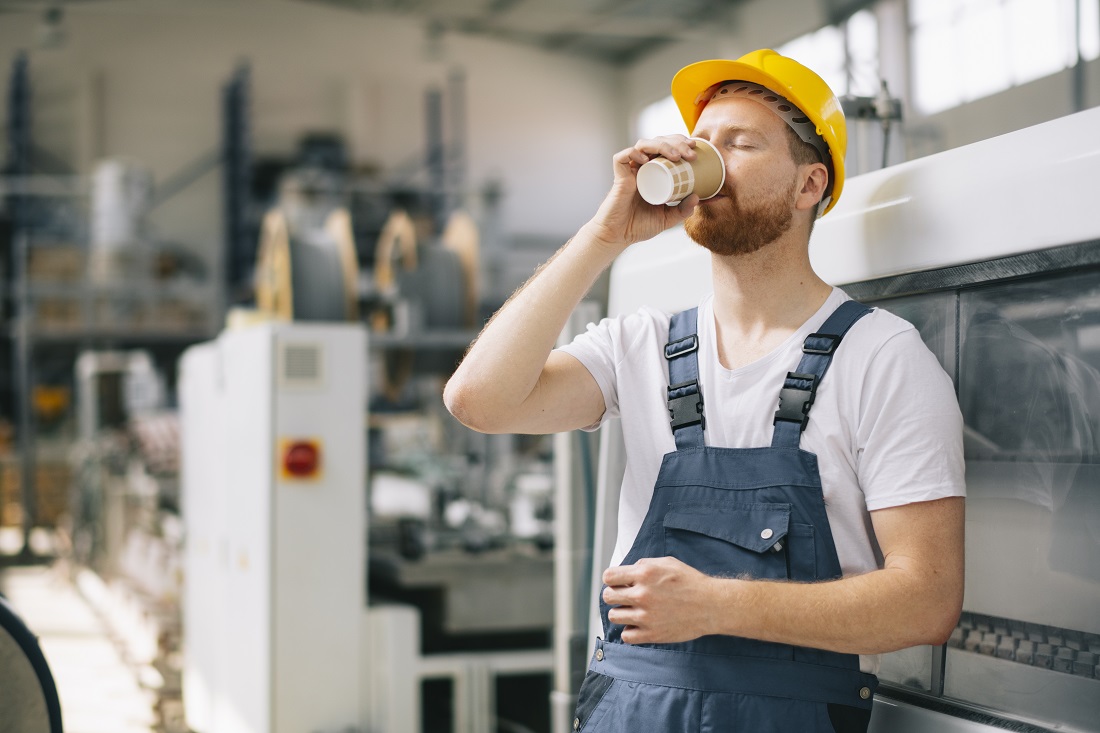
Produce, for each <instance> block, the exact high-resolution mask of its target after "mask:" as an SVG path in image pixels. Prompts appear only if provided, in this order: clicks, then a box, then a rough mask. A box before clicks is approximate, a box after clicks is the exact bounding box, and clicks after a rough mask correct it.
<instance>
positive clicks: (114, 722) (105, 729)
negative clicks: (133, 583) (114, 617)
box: [0, 529, 156, 733]
mask: <svg viewBox="0 0 1100 733" xmlns="http://www.w3.org/2000/svg"><path fill="white" fill-rule="evenodd" d="M0 532H4V533H6V532H8V530H7V529H5V530H0ZM12 539H13V538H12V537H10V536H0V545H7V544H10V543H11V541H12ZM16 539H17V540H21V537H18V538H16ZM42 542H43V544H48V539H46V540H43V541H42ZM16 548H18V545H16ZM71 575H72V574H71V573H70V572H69V571H68V570H67V569H66V568H64V567H63V566H61V565H57V564H54V565H35V566H23V567H2V568H0V591H2V592H3V593H4V595H5V596H6V597H7V598H8V601H9V603H11V605H12V606H13V607H14V608H15V609H16V611H17V612H18V613H19V615H20V617H21V618H22V619H23V622H24V623H26V624H27V626H28V627H29V628H30V629H31V631H32V632H34V634H35V635H36V636H38V640H39V645H40V646H41V647H42V652H43V654H44V655H45V657H46V661H47V662H48V664H49V665H50V671H51V673H52V674H53V677H54V682H55V684H56V685H57V691H58V696H59V697H60V699H61V717H62V723H63V726H64V730H65V733H151V732H152V731H155V730H156V728H155V727H154V725H155V722H156V715H155V714H154V710H153V705H154V702H155V695H154V693H153V692H151V691H150V690H148V689H145V688H143V686H142V685H141V683H140V681H139V680H138V676H137V672H136V670H135V669H134V668H132V667H131V666H129V665H127V664H126V663H125V661H124V660H123V658H122V655H121V653H120V651H119V646H118V645H117V644H116V643H115V642H114V641H113V640H112V638H111V635H110V634H109V632H108V630H107V627H106V625H105V624H104V622H103V620H102V618H101V617H100V616H99V615H98V614H97V613H96V611H95V610H94V609H93V607H92V605H91V604H90V603H89V602H88V601H87V600H86V598H85V594H84V593H82V592H81V591H80V590H79V589H78V587H77V584H76V583H74V581H73V580H71V577H70V576H71ZM77 577H78V578H80V576H79V575H78V576H77ZM78 582H81V581H78ZM83 582H84V583H87V582H93V583H94V580H91V581H90V580H89V579H87V578H85V579H84V581H83Z"/></svg>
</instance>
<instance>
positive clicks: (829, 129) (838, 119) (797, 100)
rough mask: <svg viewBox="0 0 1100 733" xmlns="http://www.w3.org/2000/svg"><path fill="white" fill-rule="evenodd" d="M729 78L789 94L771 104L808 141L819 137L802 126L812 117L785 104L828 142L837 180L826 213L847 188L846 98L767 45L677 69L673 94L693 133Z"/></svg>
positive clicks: (689, 130)
mask: <svg viewBox="0 0 1100 733" xmlns="http://www.w3.org/2000/svg"><path fill="white" fill-rule="evenodd" d="M725 81H745V82H751V83H753V84H759V85H760V86H763V87H766V88H767V89H769V90H771V91H772V92H775V93H776V94H777V95H780V96H782V97H785V99H783V100H778V101H775V100H772V101H773V104H769V105H768V106H769V107H772V109H773V111H775V112H776V114H778V115H779V116H780V117H782V118H783V119H784V121H785V122H787V124H788V125H790V126H791V127H792V128H794V130H795V132H797V133H799V134H800V136H802V137H803V139H804V140H806V141H807V142H810V143H811V144H813V143H814V141H813V140H810V139H807V136H806V135H803V134H802V131H801V130H799V127H798V123H799V122H800V121H801V122H806V120H805V119H804V118H801V117H792V116H791V115H784V114H782V113H781V111H780V110H781V109H782V107H784V106H785V105H784V102H789V103H790V104H792V105H794V106H795V107H797V108H798V110H800V111H801V112H802V114H803V115H804V116H805V118H809V120H808V121H809V122H812V123H813V126H814V133H816V135H817V136H819V137H820V139H821V140H824V141H825V145H827V146H828V152H829V161H827V162H831V163H832V176H831V178H832V180H831V182H830V191H829V192H828V195H829V197H830V200H829V201H828V204H827V205H826V207H825V210H824V211H823V212H822V214H823V215H824V214H825V213H827V212H828V211H829V210H830V209H832V208H833V206H835V205H836V202H837V200H838V199H839V198H840V190H841V189H842V188H843V187H844V153H845V150H846V149H847V147H848V128H847V126H846V124H845V122H844V111H843V110H842V109H841V107H840V100H838V99H837V98H836V95H835V94H833V90H832V89H830V88H829V85H828V84H826V83H825V81H824V80H823V79H822V78H821V77H820V76H818V75H817V74H815V73H814V72H813V71H811V70H809V69H807V68H806V67H805V66H803V65H802V64H800V63H798V62H797V61H795V60H794V59H790V58H787V57H786V56H781V55H780V54H778V53H776V52H775V51H772V50H771V49H767V48H764V49H760V50H759V51H753V52H752V53H747V54H745V55H744V56H742V57H741V58H739V59H737V60H736V61H730V60H728V59H713V60H710V61H699V62H697V63H694V64H690V65H688V66H685V67H684V68H682V69H680V70H679V71H678V72H676V76H675V77H673V79H672V98H673V99H674V100H675V101H676V106H677V107H679V108H680V115H681V116H682V117H683V118H684V122H685V123H686V124H687V128H688V132H689V133H690V132H693V131H694V130H695V123H697V122H698V121H699V115H700V114H701V113H702V111H703V107H706V106H707V103H708V102H709V101H710V100H711V95H710V94H708V92H711V91H712V88H713V87H715V86H716V85H718V84H721V83H722V82H725ZM758 101H760V100H759V99H758ZM806 127H807V128H808V127H809V124H807V125H806Z"/></svg>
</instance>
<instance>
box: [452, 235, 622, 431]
mask: <svg viewBox="0 0 1100 733" xmlns="http://www.w3.org/2000/svg"><path fill="white" fill-rule="evenodd" d="M620 251H621V248H616V247H615V246H614V245H608V244H606V243H603V242H600V241H598V240H597V239H596V238H595V237H594V236H593V235H592V234H591V233H590V229H589V227H583V228H582V229H581V230H580V231H579V232H578V233H577V235H576V236H574V237H573V238H572V239H571V240H570V241H569V242H567V243H566V244H565V246H563V247H562V248H561V249H560V250H558V252H557V253H556V254H555V255H554V256H553V257H552V258H551V259H550V260H549V261H548V262H547V263H545V264H544V265H543V266H542V267H540V268H539V270H538V271H536V273H535V274H534V275H533V276H532V277H531V279H530V280H528V281H527V283H526V284H524V285H523V287H521V288H520V289H519V290H517V291H516V292H515V293H514V294H513V295H512V297H511V298H509V300H508V302H507V303H505V304H504V306H503V307H502V308H501V309H500V311H498V312H497V314H496V315H495V316H493V318H492V320H490V322H489V323H488V325H486V327H485V328H484V330H483V331H482V332H481V334H480V335H479V336H478V338H477V340H476V341H475V342H474V344H473V345H472V346H471V347H470V350H469V352H468V353H467V354H466V357H465V358H464V359H463V361H462V364H461V365H459V368H458V369H457V370H456V371H455V374H454V376H453V377H452V378H451V380H450V381H449V382H448V384H447V389H446V392H445V394H444V399H445V400H446V402H447V405H448V407H449V408H450V409H451V411H452V412H453V413H454V414H455V415H456V416H457V417H458V418H459V419H460V420H461V421H462V422H464V423H466V424H467V425H471V426H472V427H476V428H478V429H482V430H486V431H497V430H508V429H509V427H508V426H507V425H505V424H503V423H502V422H501V421H502V420H507V419H508V418H509V417H510V416H513V415H516V414H517V412H518V408H520V406H521V405H522V404H523V402H524V401H525V400H526V399H527V398H528V396H530V394H531V392H532V390H534V389H535V386H536V384H537V383H538V379H539V377H540V375H541V374H542V370H543V367H544V366H545V364H546V359H547V356H548V355H549V354H550V351H551V350H552V349H553V348H554V345H555V343H556V341H557V338H558V335H559V334H560V333H561V330H562V328H564V327H565V323H566V321H567V320H568V318H569V315H570V314H571V313H572V312H573V309H574V308H575V307H576V306H577V304H578V303H579V302H580V300H581V298H583V297H584V296H585V294H586V293H587V292H588V290H589V289H590V288H591V287H592V285H593V283H595V281H596V278H597V277H599V275H600V273H602V272H603V271H604V270H605V269H606V268H607V267H608V266H609V265H610V264H611V262H612V261H613V260H614V259H615V257H616V256H617V255H618V254H619V252H620Z"/></svg>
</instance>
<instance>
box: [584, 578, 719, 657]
mask: <svg viewBox="0 0 1100 733" xmlns="http://www.w3.org/2000/svg"><path fill="white" fill-rule="evenodd" d="M718 580H719V579H717V578H712V577H710V576H708V575H704V574H703V573H701V572H699V571H698V570H696V569H695V568H693V567H691V566H690V565H686V564H684V563H683V562H681V561H679V560H677V559H676V558H674V557H658V558H643V559H641V560H639V561H638V562H637V563H635V564H633V565H619V566H617V567H613V568H608V569H607V570H605V571H604V574H603V582H604V583H605V584H606V585H607V586H608V587H607V588H604V591H603V599H604V601H605V602H606V603H607V604H608V605H611V606H615V608H612V609H611V611H610V613H609V614H608V618H609V619H610V620H611V622H612V623H616V624H621V625H623V626H625V627H626V628H625V629H624V630H623V635H622V640H623V641H624V642H626V643H627V644H671V643H674V642H678V641H690V640H691V639H697V638H699V637H700V636H705V635H706V634H710V633H714V632H713V631H711V628H712V620H713V618H714V617H715V616H716V615H717V614H719V613H721V611H722V609H721V608H720V607H719V606H720V604H717V603H716V602H715V596H714V590H715V589H714V584H715V583H716V582H717V581H718Z"/></svg>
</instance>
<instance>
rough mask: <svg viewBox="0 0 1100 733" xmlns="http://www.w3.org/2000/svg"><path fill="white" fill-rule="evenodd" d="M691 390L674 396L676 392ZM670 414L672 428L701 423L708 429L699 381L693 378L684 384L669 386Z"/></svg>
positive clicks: (674, 429) (677, 428)
mask: <svg viewBox="0 0 1100 733" xmlns="http://www.w3.org/2000/svg"><path fill="white" fill-rule="evenodd" d="M685 389H688V390H691V391H689V392H687V393H686V394H681V395H679V396H677V397H673V396H672V395H673V393H674V392H679V391H680V390H685ZM668 416H669V418H670V419H671V421H672V430H673V432H675V431H676V430H679V429H680V428H686V427H690V426H692V425H701V426H702V427H703V429H704V430H705V429H706V420H705V418H704V417H703V393H702V392H700V391H699V382H698V381H696V380H692V381H690V382H684V383H682V384H676V385H673V386H671V387H669V388H668Z"/></svg>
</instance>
